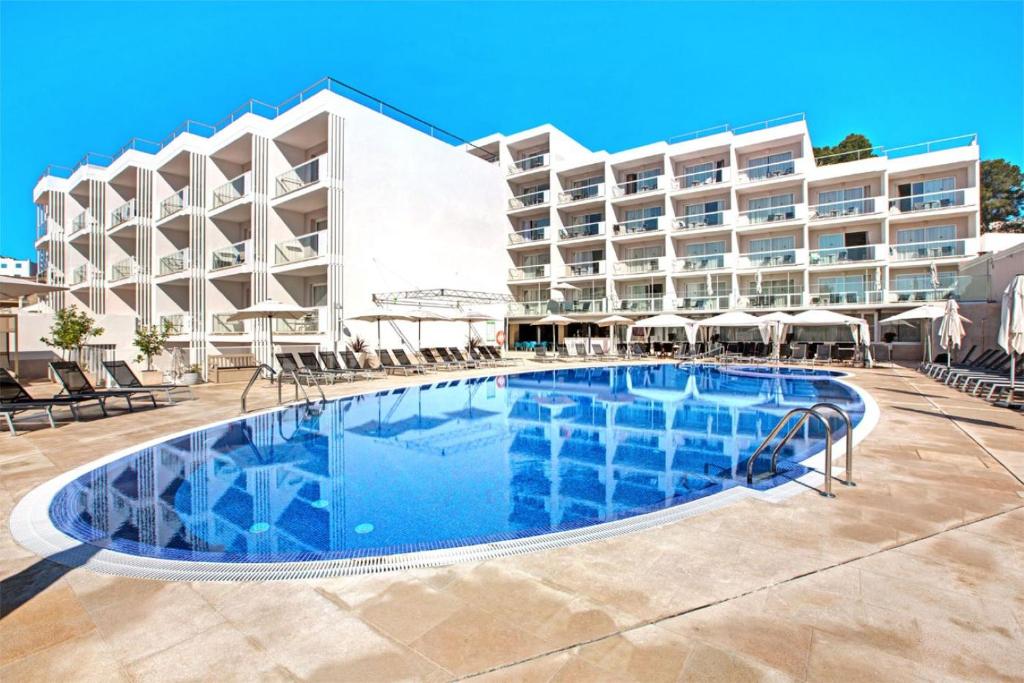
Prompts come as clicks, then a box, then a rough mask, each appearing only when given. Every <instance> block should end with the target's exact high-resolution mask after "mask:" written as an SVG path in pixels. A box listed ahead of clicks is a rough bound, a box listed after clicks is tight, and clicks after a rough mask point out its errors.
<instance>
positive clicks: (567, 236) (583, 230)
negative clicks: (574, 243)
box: [558, 221, 605, 240]
mask: <svg viewBox="0 0 1024 683" xmlns="http://www.w3.org/2000/svg"><path fill="white" fill-rule="evenodd" d="M604 231H605V225H604V221H598V222H596V223H577V224H575V225H567V226H565V227H564V228H561V229H560V230H559V231H558V236H559V238H560V239H563V240H574V239H579V238H581V237H598V236H600V235H603V234H604Z"/></svg>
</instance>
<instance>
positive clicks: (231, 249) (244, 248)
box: [210, 240, 252, 271]
mask: <svg viewBox="0 0 1024 683" xmlns="http://www.w3.org/2000/svg"><path fill="white" fill-rule="evenodd" d="M251 243H252V241H251V240H242V241H241V242H236V243H235V244H232V245H229V246H227V247H222V248H220V249H215V250H214V251H213V252H212V253H211V254H210V270H211V271H215V270H223V269H224V268H234V267H235V266H240V265H242V264H244V263H245V262H246V261H248V260H249V250H250V244H251Z"/></svg>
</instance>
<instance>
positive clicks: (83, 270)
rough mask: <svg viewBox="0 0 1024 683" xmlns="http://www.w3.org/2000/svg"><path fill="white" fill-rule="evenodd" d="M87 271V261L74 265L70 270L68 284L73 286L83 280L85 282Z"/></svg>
mask: <svg viewBox="0 0 1024 683" xmlns="http://www.w3.org/2000/svg"><path fill="white" fill-rule="evenodd" d="M88 273H89V264H87V263H83V264H82V265H80V266H77V267H75V269H74V270H72V271H71V279H70V281H69V282H68V284H69V285H71V286H72V287H74V286H75V285H80V284H82V283H83V282H85V279H86V276H87V275H88Z"/></svg>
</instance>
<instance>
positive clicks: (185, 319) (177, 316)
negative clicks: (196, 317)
mask: <svg viewBox="0 0 1024 683" xmlns="http://www.w3.org/2000/svg"><path fill="white" fill-rule="evenodd" d="M191 323H192V317H191V316H189V315H186V314H184V313H172V314H170V315H162V316H160V328H161V329H164V330H167V333H168V334H172V335H175V334H185V333H186V332H188V330H189V328H190V327H192V324H191Z"/></svg>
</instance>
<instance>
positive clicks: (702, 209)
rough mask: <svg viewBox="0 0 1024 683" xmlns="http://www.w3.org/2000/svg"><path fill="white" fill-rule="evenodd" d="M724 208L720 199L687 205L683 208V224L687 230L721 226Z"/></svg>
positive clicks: (723, 203)
mask: <svg viewBox="0 0 1024 683" xmlns="http://www.w3.org/2000/svg"><path fill="white" fill-rule="evenodd" d="M724 208H725V202H724V201H722V200H720V199H716V200H714V201H709V202H698V203H696V204H687V205H686V206H685V207H684V208H683V224H684V226H685V227H687V228H695V227H703V226H707V225H722V223H723V222H724V221H723V220H722V210H723V209H724Z"/></svg>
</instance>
